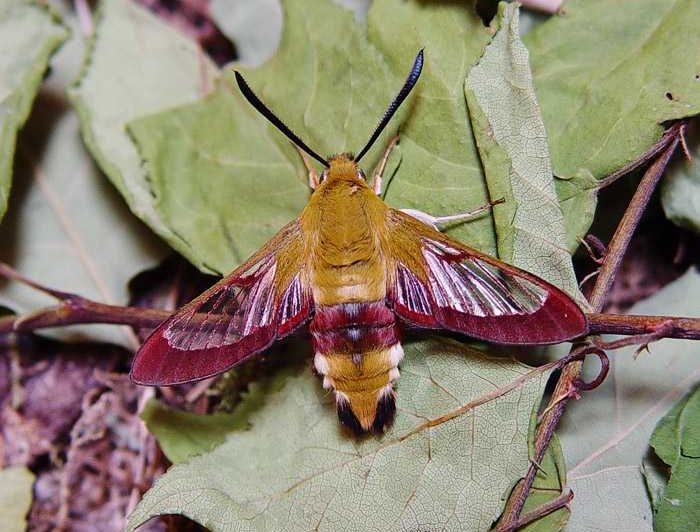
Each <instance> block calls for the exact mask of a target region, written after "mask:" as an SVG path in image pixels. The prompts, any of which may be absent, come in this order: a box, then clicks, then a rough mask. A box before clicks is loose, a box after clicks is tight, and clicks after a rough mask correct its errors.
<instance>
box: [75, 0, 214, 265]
mask: <svg viewBox="0 0 700 532" xmlns="http://www.w3.org/2000/svg"><path fill="white" fill-rule="evenodd" d="M216 75H217V71H216V68H215V66H214V65H213V64H212V62H211V61H210V60H209V59H208V58H207V57H206V55H205V54H204V53H203V52H202V51H201V50H200V49H199V47H198V46H197V45H196V44H195V43H194V42H193V41H191V40H190V39H188V38H187V37H186V36H185V35H183V34H181V33H180V32H179V31H177V30H176V29H174V28H173V27H171V26H169V25H168V24H166V23H165V22H163V21H161V20H159V19H158V18H156V17H155V16H153V15H151V14H150V13H149V12H148V11H147V10H146V9H144V8H142V7H140V6H138V5H137V4H136V3H135V2H130V1H128V0H104V1H103V2H102V4H101V7H100V10H99V13H98V16H97V17H96V25H95V33H94V38H93V39H92V41H91V43H90V49H89V55H88V57H87V59H86V63H85V67H84V69H83V72H82V74H81V76H80V79H79V80H78V81H77V82H76V84H75V86H74V87H72V88H71V90H70V95H71V100H72V102H73V104H74V105H75V108H76V110H77V111H78V114H79V116H80V121H81V128H82V132H83V136H84V137H85V141H86V143H87V145H88V147H89V148H90V151H91V152H92V154H93V156H94V157H95V159H97V161H98V163H99V164H100V167H101V168H102V170H103V171H104V172H105V173H106V174H107V176H109V178H110V179H111V180H112V182H113V183H114V185H115V186H116V187H117V188H118V189H119V191H120V192H121V193H122V195H123V196H124V198H125V199H126V200H127V202H128V204H129V207H130V208H131V210H132V211H133V212H134V213H135V214H136V215H137V216H139V217H140V218H141V219H143V220H144V221H145V222H146V223H148V224H149V226H150V227H151V228H152V229H153V230H154V231H156V232H157V233H158V234H160V235H161V236H163V237H164V238H165V239H166V240H167V241H168V242H169V243H170V244H171V245H173V246H175V248H179V246H178V239H177V237H176V236H175V235H173V233H172V228H171V227H169V226H168V225H167V224H165V223H164V222H163V221H162V220H161V218H160V216H159V215H158V214H157V213H156V211H155V210H154V209H153V203H152V194H151V191H150V188H149V185H148V180H147V178H146V174H145V172H144V170H143V167H142V165H141V160H140V158H139V154H138V152H137V150H136V148H135V147H134V145H133V143H132V141H131V139H129V136H128V135H127V131H126V123H127V122H128V121H129V120H131V119H132V118H134V117H137V116H141V115H144V114H147V113H153V112H156V111H158V110H160V109H165V108H168V107H172V106H174V105H178V104H182V103H185V102H188V101H193V100H195V99H197V98H199V97H200V96H202V95H203V94H205V93H206V92H207V91H208V90H209V89H210V88H211V86H212V85H213V83H214V81H213V79H214V78H215V77H216ZM190 258H191V259H192V260H193V262H194V263H195V264H198V265H200V266H201V262H200V261H197V260H196V259H195V258H192V257H190Z"/></svg>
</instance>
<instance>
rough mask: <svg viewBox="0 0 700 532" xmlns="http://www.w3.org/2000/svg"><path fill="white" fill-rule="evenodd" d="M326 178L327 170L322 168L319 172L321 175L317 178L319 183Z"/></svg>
mask: <svg viewBox="0 0 700 532" xmlns="http://www.w3.org/2000/svg"><path fill="white" fill-rule="evenodd" d="M326 179H328V171H327V170H324V171H323V172H322V173H321V177H319V178H318V181H319V183H323V182H324V181H325V180H326Z"/></svg>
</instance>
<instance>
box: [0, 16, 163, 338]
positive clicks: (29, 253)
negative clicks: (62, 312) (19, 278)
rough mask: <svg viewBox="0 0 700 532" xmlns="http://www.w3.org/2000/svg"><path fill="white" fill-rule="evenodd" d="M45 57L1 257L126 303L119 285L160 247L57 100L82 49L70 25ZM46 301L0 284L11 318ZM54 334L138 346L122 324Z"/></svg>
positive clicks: (1, 233)
mask: <svg viewBox="0 0 700 532" xmlns="http://www.w3.org/2000/svg"><path fill="white" fill-rule="evenodd" d="M64 19H65V20H66V22H67V23H69V24H70V25H71V26H72V27H73V30H74V31H73V32H72V37H71V39H70V40H69V41H68V42H66V44H65V45H64V46H63V47H62V48H61V49H60V51H59V52H58V53H57V54H56V55H55V56H54V58H53V59H52V61H51V72H52V73H51V76H50V77H49V78H48V79H47V80H46V83H45V84H44V88H43V89H42V91H41V92H40V93H39V96H38V97H37V100H36V104H35V109H34V111H33V113H32V115H31V117H30V119H29V121H28V122H27V125H26V127H25V128H24V131H23V133H22V135H21V136H20V139H19V143H18V144H19V149H18V155H19V157H18V164H17V173H16V176H15V187H14V190H13V196H12V201H11V203H10V208H9V210H8V213H7V216H6V219H5V220H4V222H3V224H2V226H0V242H2V245H0V260H2V261H4V262H7V263H9V264H10V265H12V266H13V267H14V268H15V269H17V270H19V271H20V272H22V273H23V274H24V275H26V276H28V277H30V278H32V279H35V280H37V281H39V282H41V283H43V284H46V285H48V286H53V287H59V288H60V289H62V290H65V291H71V292H76V293H79V294H81V295H83V296H86V297H90V298H93V299H96V300H99V301H104V302H107V303H113V304H126V303H127V301H128V297H129V294H128V292H127V282H128V281H129V279H130V278H131V277H132V276H133V275H135V274H136V273H137V272H139V271H141V270H143V269H145V268H147V267H150V266H152V265H153V264H154V263H156V262H157V261H158V260H159V258H160V257H161V253H162V249H161V248H160V246H159V245H158V242H157V241H155V238H154V237H153V236H152V233H150V231H148V230H147V229H146V228H145V227H144V226H143V225H142V224H141V223H140V222H139V221H138V220H137V219H135V218H134V217H133V216H132V215H131V213H129V211H128V209H127V208H126V206H125V205H124V203H123V201H122V199H121V197H120V196H119V195H118V194H117V193H116V191H115V190H114V189H113V187H112V186H111V184H110V183H109V181H107V180H106V179H105V177H104V176H103V175H102V174H101V173H100V172H99V171H98V170H97V168H96V167H95V165H94V163H93V161H92V159H91V158H90V155H89V154H88V152H87V150H86V149H85V147H84V146H83V143H82V140H81V138H80V132H79V124H78V118H77V116H76V115H75V113H73V112H72V111H71V109H70V107H69V105H68V102H67V100H66V98H65V90H66V85H67V83H69V80H71V79H75V76H76V75H77V74H78V71H79V69H80V65H81V63H82V61H83V57H84V52H85V46H84V42H83V38H82V36H81V32H80V29H79V27H78V25H77V22H76V21H75V20H74V19H73V18H71V17H70V15H69V14H68V13H66V14H65V16H64ZM52 304H55V300H54V299H52V298H50V297H48V296H46V295H45V294H42V293H39V292H37V291H36V290H33V289H29V288H27V287H25V286H22V285H20V284H18V283H15V282H5V281H3V282H1V283H0V305H4V306H7V307H9V308H12V309H14V310H15V311H17V312H20V313H26V312H30V311H32V310H36V309H37V308H41V307H45V306H48V305H52ZM53 335H54V336H57V337H60V338H63V339H80V338H84V337H89V338H90V339H92V340H103V341H111V342H117V343H120V344H122V345H125V346H127V347H130V348H134V347H136V346H137V345H138V343H137V341H136V339H135V337H134V336H133V333H132V332H131V331H130V330H129V329H127V328H126V327H124V328H121V327H113V326H107V325H105V326H81V327H71V328H64V329H60V330H56V331H55V332H54V333H53Z"/></svg>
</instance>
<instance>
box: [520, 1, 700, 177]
mask: <svg viewBox="0 0 700 532" xmlns="http://www.w3.org/2000/svg"><path fill="white" fill-rule="evenodd" d="M698 24H700V3H698V2H696V1H694V0H623V1H622V2H616V3H615V4H614V5H613V4H611V3H610V2H608V1H606V0H569V1H568V2H567V3H566V6H565V12H564V14H562V15H559V16H554V17H552V18H551V19H550V20H549V21H547V22H545V23H544V24H542V25H541V26H539V27H537V28H536V29H535V30H533V31H532V32H529V33H528V34H527V35H526V37H525V43H526V44H527V46H528V48H529V49H530V51H531V53H532V69H533V73H534V77H535V86H536V89H537V93H538V95H539V98H540V102H541V103H542V114H543V116H544V122H545V125H546V127H547V132H548V134H549V138H550V147H551V151H552V159H553V164H554V173H555V174H556V175H557V176H559V177H562V178H570V177H572V176H573V175H575V174H576V173H577V172H580V171H582V170H585V171H587V172H589V173H590V174H592V175H594V176H595V177H597V178H601V177H604V176H606V175H607V174H609V173H611V172H613V171H614V170H617V169H618V168H620V167H622V166H624V165H625V164H626V163H628V162H630V161H632V160H634V159H636V158H637V157H639V155H641V154H642V153H643V152H644V151H646V150H647V149H648V148H649V147H651V146H652V145H653V144H654V143H655V142H656V141H657V140H659V138H660V137H661V134H662V133H663V127H662V126H661V124H662V123H663V122H665V121H667V120H673V119H677V118H682V117H686V116H692V115H694V114H697V113H699V112H700V82H699V81H698V79H697V78H696V75H697V74H700V71H698V68H699V66H700V65H699V63H698V59H699V58H700V55H699V52H698V50H700V33H698V32H697V31H695V30H696V28H697V26H698ZM679 35H682V36H683V40H682V46H680V47H679V45H681V43H680V42H679V39H678V36H679ZM667 94H670V96H671V97H668V96H667Z"/></svg>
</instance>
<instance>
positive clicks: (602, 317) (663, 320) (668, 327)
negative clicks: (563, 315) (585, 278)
mask: <svg viewBox="0 0 700 532" xmlns="http://www.w3.org/2000/svg"><path fill="white" fill-rule="evenodd" d="M587 317H588V326H589V334H620V335H624V336H637V335H647V334H659V332H660V331H662V335H661V336H659V338H683V339H686V340H700V318H681V317H669V316H639V315H623V314H588V315H587ZM608 349H610V348H609V347H608Z"/></svg>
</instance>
